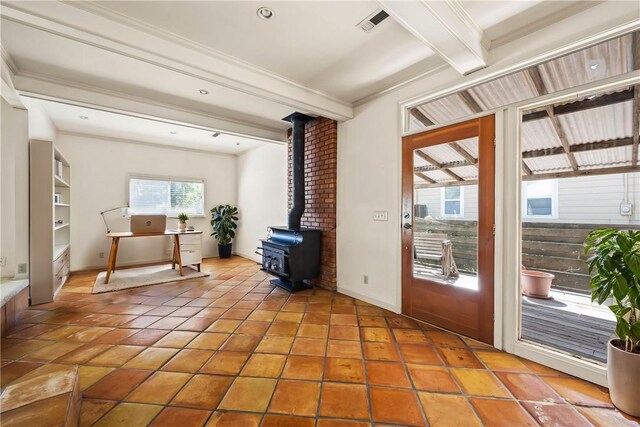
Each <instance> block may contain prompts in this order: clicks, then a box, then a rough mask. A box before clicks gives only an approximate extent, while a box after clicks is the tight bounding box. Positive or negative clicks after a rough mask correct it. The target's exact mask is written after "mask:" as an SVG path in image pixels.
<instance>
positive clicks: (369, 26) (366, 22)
mask: <svg viewBox="0 0 640 427" xmlns="http://www.w3.org/2000/svg"><path fill="white" fill-rule="evenodd" d="M388 17H389V14H388V13H387V12H385V11H384V10H382V9H378V10H376V11H375V12H373V13H372V14H371V15H369V16H367V17H366V18H364V19H363V20H362V21H360V22H359V23H358V25H356V27H358V28H360V29H361V30H362V31H364V32H365V33H368V32H370V31H371V30H373V29H374V28H375V27H377V26H378V25H380V23H381V22H382V21H384V20H385V19H387V18H388Z"/></svg>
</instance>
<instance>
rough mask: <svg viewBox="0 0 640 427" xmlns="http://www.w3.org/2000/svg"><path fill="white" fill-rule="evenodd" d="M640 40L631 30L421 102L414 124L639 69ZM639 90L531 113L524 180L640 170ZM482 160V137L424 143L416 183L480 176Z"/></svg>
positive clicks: (525, 136)
mask: <svg viewBox="0 0 640 427" xmlns="http://www.w3.org/2000/svg"><path fill="white" fill-rule="evenodd" d="M634 38H635V43H634ZM639 40H640V36H639V35H638V33H635V34H628V35H625V36H622V37H619V38H617V39H614V40H610V41H608V42H605V43H601V44H599V45H596V46H593V47H590V48H588V49H584V50H581V51H579V52H575V53H573V54H570V55H567V56H564V57H561V58H557V59H554V60H552V61H549V62H547V63H544V64H540V65H537V66H535V67H532V68H531V69H527V70H524V71H520V72H517V73H514V74H511V75H509V76H504V77H502V78H500V79H497V80H494V81H491V82H487V83H484V84H482V85H479V86H476V87H473V88H470V89H468V90H466V91H462V92H459V93H456V94H453V95H449V96H447V97H445V98H442V99H439V100H435V101H432V102H429V103H427V104H424V105H421V106H419V107H416V108H414V109H412V110H411V113H412V114H411V117H410V127H411V128H412V129H420V128H423V127H426V126H431V125H433V124H437V123H443V122H449V121H454V120H457V119H462V118H464V117H467V116H469V115H472V114H475V113H479V112H482V111H486V110H491V109H495V108H499V107H502V106H505V105H509V104H512V103H514V102H519V101H523V100H526V99H531V98H535V97H537V96H539V95H543V94H546V93H553V92H556V91H559V90H563V89H566V88H570V87H575V86H578V85H581V84H584V83H588V82H592V81H596V80H600V79H603V78H607V77H611V76H615V75H620V74H623V73H626V72H629V71H632V70H634V69H639V68H640V59H637V58H640V53H639V50H640V46H639V45H640V42H639ZM634 46H635V48H634ZM634 49H635V51H634ZM639 92H640V86H636V87H629V88H623V89H620V90H618V91H616V92H614V93H602V94H598V95H597V96H596V97H589V98H586V99H582V100H577V101H575V100H572V101H571V102H569V103H565V104H557V105H550V106H547V107H545V108H538V109H536V110H535V111H531V112H525V114H524V117H523V123H522V128H521V132H522V151H523V173H524V176H523V179H525V180H527V179H540V178H547V177H548V178H550V177H552V176H551V175H553V174H558V176H575V175H580V174H584V173H593V171H596V170H597V171H598V172H599V173H611V172H622V171H624V170H623V169H625V168H626V169H629V171H635V170H636V169H637V170H640V167H639V166H638V164H639V163H640V153H639V151H640V150H638V149H637V146H638V139H639V136H638V134H639V133H640V131H639V130H638V127H639V125H638V120H639V118H638V116H639V115H640V109H639V106H638V104H639V103H640V101H639V99H640V93H639ZM634 110H635V112H634ZM634 133H635V134H634ZM425 155H426V156H425ZM477 158H478V147H477V141H475V139H471V140H465V141H458V142H457V146H456V147H451V146H450V145H449V144H447V145H439V146H434V147H427V148H424V149H422V150H420V153H416V154H415V155H414V166H415V167H416V174H418V173H419V174H420V175H422V177H420V176H419V175H417V176H416V184H417V185H419V186H422V185H437V184H440V183H445V182H457V183H458V184H466V183H469V184H470V183H472V182H473V181H475V180H477V166H476V165H475V163H477ZM471 160H475V161H471ZM425 177H426V178H427V179H424V178H425Z"/></svg>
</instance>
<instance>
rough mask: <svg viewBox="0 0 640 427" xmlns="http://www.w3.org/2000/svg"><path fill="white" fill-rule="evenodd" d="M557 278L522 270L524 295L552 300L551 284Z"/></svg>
mask: <svg viewBox="0 0 640 427" xmlns="http://www.w3.org/2000/svg"><path fill="white" fill-rule="evenodd" d="M555 277H556V276H554V275H553V274H551V273H545V272H543V271H535V270H522V271H521V272H520V282H521V283H522V293H523V294H524V295H526V296H529V297H535V298H551V282H553V279H555Z"/></svg>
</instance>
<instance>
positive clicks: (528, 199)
mask: <svg viewBox="0 0 640 427" xmlns="http://www.w3.org/2000/svg"><path fill="white" fill-rule="evenodd" d="M522 203H523V206H522V216H523V217H524V218H557V217H558V180H557V179H547V180H541V181H525V182H523V183H522Z"/></svg>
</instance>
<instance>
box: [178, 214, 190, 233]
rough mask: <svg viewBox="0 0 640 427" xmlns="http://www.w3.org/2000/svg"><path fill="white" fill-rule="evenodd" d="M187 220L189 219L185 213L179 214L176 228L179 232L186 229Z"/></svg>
mask: <svg viewBox="0 0 640 427" xmlns="http://www.w3.org/2000/svg"><path fill="white" fill-rule="evenodd" d="M188 220H189V217H188V216H187V214H186V213H184V212H183V213H181V214H179V215H178V228H179V229H180V231H185V230H186V229H187V221H188Z"/></svg>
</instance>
